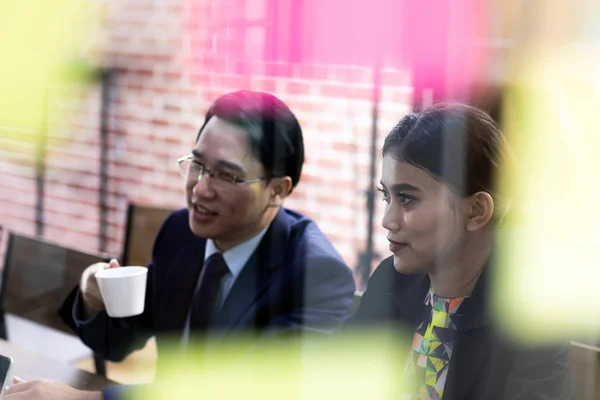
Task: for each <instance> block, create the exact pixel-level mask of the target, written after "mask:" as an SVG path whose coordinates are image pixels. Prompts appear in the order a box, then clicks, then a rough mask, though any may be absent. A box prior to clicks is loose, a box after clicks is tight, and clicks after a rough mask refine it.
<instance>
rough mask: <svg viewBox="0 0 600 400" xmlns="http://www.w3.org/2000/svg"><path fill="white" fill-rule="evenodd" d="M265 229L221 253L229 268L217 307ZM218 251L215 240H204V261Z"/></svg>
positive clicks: (185, 333)
mask: <svg viewBox="0 0 600 400" xmlns="http://www.w3.org/2000/svg"><path fill="white" fill-rule="evenodd" d="M267 229H268V228H265V229H264V230H263V231H262V232H260V233H259V234H258V235H256V236H254V237H253V238H252V239H250V240H247V241H245V242H244V243H241V244H238V245H237V246H235V247H233V248H231V249H229V250H227V251H226V252H224V253H223V258H224V259H225V262H226V263H227V268H228V269H229V272H227V273H226V274H225V276H224V277H223V279H222V280H221V304H219V307H222V306H223V303H225V299H226V298H227V295H228V294H229V292H230V291H231V288H232V287H233V284H234V283H235V280H236V279H237V277H238V276H240V273H241V272H242V270H243V269H244V266H245V265H246V263H247V262H248V260H249V259H250V257H251V256H252V254H253V253H254V250H256V248H257V247H258V244H259V243H260V241H261V240H262V238H263V236H265V233H266V232H267ZM218 252H219V249H218V248H217V246H216V245H215V242H213V240H212V239H207V240H206V248H205V250H204V262H206V260H208V257H210V256H212V255H213V254H214V253H218ZM203 273H204V269H203V270H202V273H201V274H200V277H199V278H198V282H197V283H196V290H198V287H199V286H200V280H201V279H202V275H203ZM195 293H196V292H195V291H194V295H195ZM190 311H191V310H189V311H188V316H187V320H186V322H185V327H184V329H183V338H182V344H183V345H184V346H185V345H187V343H188V341H189V337H190V318H191V314H190Z"/></svg>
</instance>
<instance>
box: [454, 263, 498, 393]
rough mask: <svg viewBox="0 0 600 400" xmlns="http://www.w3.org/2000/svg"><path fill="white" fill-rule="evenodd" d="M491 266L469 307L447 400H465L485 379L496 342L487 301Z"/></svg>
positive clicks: (455, 358)
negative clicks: (486, 366) (484, 372)
mask: <svg viewBox="0 0 600 400" xmlns="http://www.w3.org/2000/svg"><path fill="white" fill-rule="evenodd" d="M488 266H489V263H488ZM488 266H486V267H485V269H484V270H483V272H482V274H481V277H480V278H479V281H478V282H477V285H476V287H475V290H474V291H473V294H472V295H471V298H470V299H469V303H468V304H466V306H467V307H466V308H465V311H464V319H463V323H462V329H461V330H460V333H459V335H458V339H457V342H456V347H455V350H454V354H453V355H452V360H451V361H450V367H449V369H448V376H447V378H446V387H445V388H444V399H445V398H446V393H448V399H450V400H460V399H463V398H464V397H465V396H466V395H467V394H468V393H469V392H470V391H472V390H473V388H474V386H475V385H476V384H477V382H478V381H480V380H481V379H482V371H484V370H485V368H484V367H485V364H486V362H487V361H488V360H489V355H490V349H491V347H492V343H491V340H492V339H491V336H490V332H489V324H490V321H489V312H488V301H487V298H488V286H489V284H488V280H489V276H490V271H489V268H488Z"/></svg>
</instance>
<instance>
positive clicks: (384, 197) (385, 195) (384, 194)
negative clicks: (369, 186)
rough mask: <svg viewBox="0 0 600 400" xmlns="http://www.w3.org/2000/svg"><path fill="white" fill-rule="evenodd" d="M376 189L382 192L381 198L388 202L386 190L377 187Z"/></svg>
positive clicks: (388, 196) (388, 197)
mask: <svg viewBox="0 0 600 400" xmlns="http://www.w3.org/2000/svg"><path fill="white" fill-rule="evenodd" d="M377 191H378V192H380V193H381V194H382V196H381V200H383V201H385V202H386V203H389V202H390V195H389V194H388V192H386V191H385V190H383V189H381V188H377Z"/></svg>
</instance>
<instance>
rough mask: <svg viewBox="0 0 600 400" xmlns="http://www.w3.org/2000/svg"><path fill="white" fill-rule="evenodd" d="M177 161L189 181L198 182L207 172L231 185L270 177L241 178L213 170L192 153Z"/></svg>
mask: <svg viewBox="0 0 600 400" xmlns="http://www.w3.org/2000/svg"><path fill="white" fill-rule="evenodd" d="M177 163H179V169H180V172H181V175H182V176H183V177H184V178H185V179H186V180H187V181H188V182H196V181H199V180H200V178H202V176H204V174H205V173H207V174H208V175H209V176H210V177H211V179H215V180H216V181H217V182H222V183H225V184H229V185H237V184H238V183H252V182H260V181H264V180H266V179H268V178H267V177H263V178H239V177H237V176H235V175H233V174H230V173H228V172H223V171H213V170H210V169H208V168H206V167H205V166H204V165H203V164H202V163H200V162H199V161H196V160H194V156H193V155H192V154H188V155H187V156H183V157H180V158H178V159H177Z"/></svg>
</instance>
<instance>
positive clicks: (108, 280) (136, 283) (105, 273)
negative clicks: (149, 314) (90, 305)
mask: <svg viewBox="0 0 600 400" xmlns="http://www.w3.org/2000/svg"><path fill="white" fill-rule="evenodd" d="M147 276H148V268H146V267H120V268H107V269H102V270H100V271H98V272H97V273H96V281H97V282H98V287H99V288H100V293H101V294H102V299H103V300H104V306H105V307H106V312H107V314H108V316H109V317H113V318H123V317H133V316H134V315H139V314H141V313H143V312H144V302H145V300H146V278H147Z"/></svg>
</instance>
